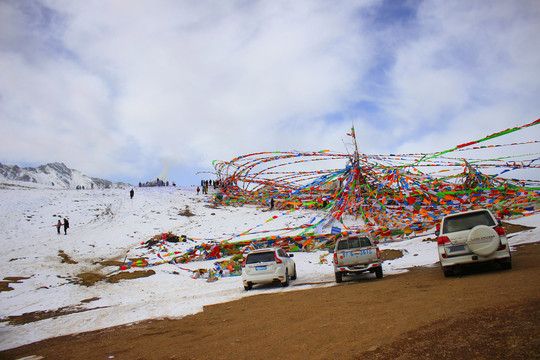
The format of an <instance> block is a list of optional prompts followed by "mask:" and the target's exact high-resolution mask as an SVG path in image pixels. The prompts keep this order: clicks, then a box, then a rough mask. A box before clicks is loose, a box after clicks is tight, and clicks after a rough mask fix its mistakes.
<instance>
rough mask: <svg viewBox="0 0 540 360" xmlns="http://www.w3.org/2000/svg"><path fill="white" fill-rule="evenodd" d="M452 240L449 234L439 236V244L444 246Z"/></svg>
mask: <svg viewBox="0 0 540 360" xmlns="http://www.w3.org/2000/svg"><path fill="white" fill-rule="evenodd" d="M449 242H450V238H449V237H448V236H439V237H438V238H437V245H439V246H442V245H444V244H446V243H449Z"/></svg>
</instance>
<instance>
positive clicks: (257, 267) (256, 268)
mask: <svg viewBox="0 0 540 360" xmlns="http://www.w3.org/2000/svg"><path fill="white" fill-rule="evenodd" d="M255 270H257V271H259V270H266V266H255Z"/></svg>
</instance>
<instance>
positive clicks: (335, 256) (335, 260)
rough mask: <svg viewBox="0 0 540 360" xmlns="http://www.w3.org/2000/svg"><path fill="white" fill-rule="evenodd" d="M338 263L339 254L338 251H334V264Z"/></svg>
mask: <svg viewBox="0 0 540 360" xmlns="http://www.w3.org/2000/svg"><path fill="white" fill-rule="evenodd" d="M337 263H338V261H337V254H336V253H334V264H336V265H337Z"/></svg>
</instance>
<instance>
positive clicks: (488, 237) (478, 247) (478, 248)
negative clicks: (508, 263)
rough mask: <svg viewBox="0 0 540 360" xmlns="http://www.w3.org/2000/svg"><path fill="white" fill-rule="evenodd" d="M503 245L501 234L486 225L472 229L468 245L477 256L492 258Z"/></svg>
mask: <svg viewBox="0 0 540 360" xmlns="http://www.w3.org/2000/svg"><path fill="white" fill-rule="evenodd" d="M500 244H501V240H500V238H499V234H497V232H496V231H495V230H493V228H490V227H489V226H486V225H477V226H475V227H473V228H472V230H471V232H470V234H469V238H468V239H467V245H469V248H470V249H471V250H472V252H474V253H475V254H476V255H479V256H484V257H487V256H490V255H491V254H493V253H494V252H495V251H497V248H498V247H499V245H500Z"/></svg>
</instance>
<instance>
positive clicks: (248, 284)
mask: <svg viewBox="0 0 540 360" xmlns="http://www.w3.org/2000/svg"><path fill="white" fill-rule="evenodd" d="M252 288H253V284H252V283H247V285H244V290H246V291H249V290H251V289H252Z"/></svg>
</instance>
